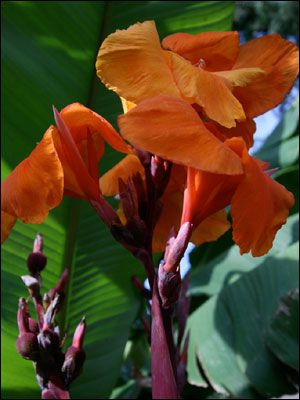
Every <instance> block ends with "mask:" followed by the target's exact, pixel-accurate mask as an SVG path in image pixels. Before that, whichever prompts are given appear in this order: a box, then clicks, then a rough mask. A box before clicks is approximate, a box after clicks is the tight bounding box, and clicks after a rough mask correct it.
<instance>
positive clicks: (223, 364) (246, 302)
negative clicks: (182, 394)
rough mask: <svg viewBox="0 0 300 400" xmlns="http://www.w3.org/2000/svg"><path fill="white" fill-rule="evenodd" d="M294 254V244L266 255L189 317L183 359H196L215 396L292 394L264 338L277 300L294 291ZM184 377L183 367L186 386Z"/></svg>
mask: <svg viewBox="0 0 300 400" xmlns="http://www.w3.org/2000/svg"><path fill="white" fill-rule="evenodd" d="M298 252H299V242H297V243H294V244H293V245H291V246H290V247H288V248H287V249H285V250H284V251H282V252H280V253H278V254H276V255H275V256H269V257H268V258H267V259H265V261H264V263H263V264H262V265H260V266H258V267H257V268H255V269H254V270H252V271H250V272H248V273H247V274H245V275H243V276H242V277H241V278H240V279H239V280H238V281H236V282H234V283H232V284H231V285H228V286H226V287H224V289H223V290H222V291H221V292H220V294H219V295H215V296H213V297H211V298H210V299H209V300H208V301H206V302H205V303H204V304H203V305H202V306H200V307H199V308H198V309H197V310H196V311H195V312H194V313H193V314H192V315H191V316H190V317H189V320H188V328H189V329H190V335H191V336H190V342H189V350H188V359H192V358H194V359H195V357H197V359H198V362H199V363H200V365H201V368H202V371H204V373H205V376H206V378H207V379H208V380H209V382H210V384H211V385H212V387H213V388H214V389H215V390H216V391H217V392H220V393H223V394H230V393H232V394H234V395H235V396H239V397H246V398H256V396H255V393H256V391H257V392H258V393H259V394H260V395H261V396H263V398H268V397H279V396H281V395H282V394H286V393H293V392H294V391H295V389H294V387H293V386H292V385H290V383H289V381H288V379H287V377H286V375H285V373H284V371H283V370H282V364H281V363H280V362H278V359H277V357H275V356H273V354H272V353H271V352H270V351H269V350H268V348H267V347H266V345H265V342H264V333H265V330H266V329H267V327H268V326H269V323H270V320H271V318H272V316H273V314H274V312H275V311H276V309H277V307H278V304H279V301H280V298H281V297H282V296H284V295H286V294H287V293H288V292H289V291H290V290H293V289H296V288H298V286H299V270H298ZM295 351H296V349H295ZM190 373H191V374H194V371H193V370H192V371H190V369H189V365H188V380H189V382H191V379H190Z"/></svg>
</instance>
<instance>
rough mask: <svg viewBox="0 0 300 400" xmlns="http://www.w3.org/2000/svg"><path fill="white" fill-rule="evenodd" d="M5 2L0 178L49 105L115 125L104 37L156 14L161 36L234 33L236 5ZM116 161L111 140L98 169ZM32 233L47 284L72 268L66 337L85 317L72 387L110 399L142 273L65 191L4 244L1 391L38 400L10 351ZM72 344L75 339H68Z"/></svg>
mask: <svg viewBox="0 0 300 400" xmlns="http://www.w3.org/2000/svg"><path fill="white" fill-rule="evenodd" d="M1 9H2V15H1V18H2V19H1V23H2V78H3V79H2V83H3V86H2V99H3V103H5V107H4V108H3V111H2V118H1V124H2V125H1V127H2V133H3V134H2V137H1V144H2V149H3V151H2V158H1V165H2V175H1V178H2V179H4V178H5V177H6V176H7V175H8V174H9V173H10V172H11V171H12V170H13V169H14V168H15V167H16V165H17V164H18V163H20V162H21V161H22V160H23V159H24V158H26V157H27V156H28V155H29V154H30V152H31V151H32V150H33V149H34V147H35V145H36V143H37V142H39V141H40V140H41V138H42V135H43V134H44V132H45V131H46V129H47V128H48V127H49V125H50V124H52V123H53V122H54V120H53V115H52V108H51V105H52V104H54V105H55V106H56V107H57V108H58V109H61V108H62V107H65V106H66V105H68V104H71V103H73V102H80V103H82V104H84V105H86V106H88V107H90V108H92V109H93V110H95V111H96V112H98V113H100V114H101V115H103V116H104V117H105V118H107V119H108V120H109V121H110V122H111V123H112V124H114V126H116V116H117V115H118V114H119V113H121V112H122V109H121V104H120V101H119V99H118V96H116V95H115V94H114V93H113V92H109V91H107V90H106V88H105V87H104V85H102V84H101V83H100V81H99V80H98V78H97V77H96V73H95V60H96V54H97V51H98V47H99V45H100V43H101V41H102V40H103V39H104V37H105V36H106V35H107V34H109V33H110V32H113V31H115V30H116V29H124V28H127V27H128V26H129V25H131V24H134V23H136V22H137V21H144V20H148V19H154V20H155V21H156V23H157V28H158V31H159V35H160V37H161V38H163V37H164V36H166V35H168V34H171V33H174V32H176V31H184V32H190V33H198V32H201V31H206V30H211V31H213V30H230V28H231V24H232V18H233V11H234V2H231V1H230V2H221V1H216V2H206V1H205V2H194V1H186V2H168V1H161V2H156V1H153V2H147V1H140V2H121V1H115V2H104V1H99V2H93V1H59V2H58V1H55V2H53V1H51V2H50V1H45V2H34V1H26V2H22V1H11V2H8V1H6V2H2V3H1ZM119 159H120V155H119V154H117V153H116V152H114V151H112V150H111V149H110V148H109V146H107V149H106V153H105V156H104V157H103V159H101V163H100V166H99V170H100V172H101V173H102V172H104V171H106V170H108V169H109V168H111V167H112V166H113V165H114V164H115V162H116V161H117V160H119ZM33 200H34V199H33ZM37 231H40V232H41V233H42V234H43V236H44V243H45V246H44V251H45V253H46V255H47V256H48V265H47V267H46V269H45V271H44V272H43V290H44V291H46V290H48V289H50V288H51V287H53V286H54V285H55V283H56V281H57V279H58V277H59V276H60V274H61V272H62V271H63V270H64V268H65V267H66V266H67V267H69V268H70V270H71V274H70V281H69V286H68V291H67V299H66V301H65V303H66V305H65V308H64V310H63V311H62V312H61V317H60V322H61V326H64V327H66V326H67V325H68V324H70V329H69V334H72V333H73V331H74V329H75V326H76V325H77V324H78V322H79V321H80V319H81V317H82V315H83V314H84V315H86V318H87V332H86V338H85V346H84V347H85V349H86V353H87V360H86V363H85V365H84V373H83V375H81V376H80V377H79V378H78V380H77V381H76V382H74V384H72V386H71V396H72V397H79V398H86V397H87V396H88V397H89V398H99V397H108V396H109V394H110V393H111V391H112V389H113V387H114V386H115V384H116V381H117V378H118V374H119V370H120V367H121V363H122V355H123V350H124V346H125V343H126V341H127V339H128V335H129V330H130V326H131V323H132V321H133V320H134V318H135V316H136V313H137V311H138V307H139V304H140V298H139V297H138V296H137V295H136V292H135V291H134V290H133V288H132V287H131V283H130V276H131V275H133V274H137V275H140V277H141V278H143V277H144V276H145V274H144V272H143V269H142V267H141V266H140V265H139V263H138V262H137V261H136V260H134V259H133V257H131V256H130V255H128V254H127V253H125V251H124V249H123V248H122V247H121V246H120V245H119V244H118V243H115V242H114V241H113V240H112V238H111V236H110V234H109V232H108V230H107V229H106V228H105V227H104V226H103V224H102V222H101V221H100V220H99V218H98V217H97V216H96V215H94V214H93V212H92V210H91V208H90V206H89V205H88V204H86V203H84V202H80V203H78V202H77V201H74V200H73V199H70V198H65V199H64V200H63V202H62V204H61V205H60V206H59V207H58V208H57V209H56V210H52V211H51V212H50V215H49V217H48V218H47V220H46V221H45V222H44V223H43V224H41V225H37V226H33V225H24V224H23V223H21V222H18V223H17V224H16V226H15V228H14V229H13V231H12V233H11V236H10V237H9V238H8V240H7V241H6V243H5V244H4V245H3V253H2V254H3V257H2V265H3V267H2V290H1V292H2V300H3V301H2V322H3V324H2V326H3V335H2V362H3V365H4V366H5V367H4V368H3V370H2V395H3V397H4V398H40V390H39V388H38V386H37V383H36V380H35V377H34V372H33V367H32V364H31V362H29V361H25V360H23V359H22V358H21V357H20V356H19V355H18V353H17V352H16V349H15V341H16V338H17V335H18V332H17V324H16V313H17V303H18V298H19V297H20V296H26V295H27V293H26V290H25V287H24V285H23V283H22V281H21V279H20V275H24V274H26V273H27V268H26V258H27V256H28V254H29V253H30V251H31V250H32V243H33V240H34V237H35V235H36V233H37ZM31 311H32V312H33V310H32V309H31ZM70 341H71V337H69V338H68V342H67V345H68V344H69V343H70Z"/></svg>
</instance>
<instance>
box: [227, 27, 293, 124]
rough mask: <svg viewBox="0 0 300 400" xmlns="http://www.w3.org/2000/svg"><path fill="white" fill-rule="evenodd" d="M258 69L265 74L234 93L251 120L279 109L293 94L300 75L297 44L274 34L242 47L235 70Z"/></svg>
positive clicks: (236, 89) (251, 41) (254, 40)
mask: <svg viewBox="0 0 300 400" xmlns="http://www.w3.org/2000/svg"><path fill="white" fill-rule="evenodd" d="M249 67H252V68H253V67H256V68H260V69H262V70H263V71H264V72H265V75H264V76H261V77H259V78H258V79H257V80H255V81H254V82H252V83H250V84H249V85H248V86H247V87H245V88H242V87H238V88H235V89H234V91H233V94H234V96H236V97H237V98H238V99H239V101H240V103H241V104H242V105H243V108H244V110H245V113H246V115H247V117H248V118H254V117H257V116H258V115H260V114H263V113H265V112H266V111H268V110H270V109H272V108H274V107H276V106H277V105H278V104H280V103H281V102H282V101H283V100H284V99H285V96H286V95H287V94H288V93H289V92H290V91H291V89H292V87H293V84H294V82H295V79H296V77H297V75H298V72H299V49H298V47H297V46H296V44H295V43H293V42H290V41H288V40H285V39H282V38H281V37H280V35H277V34H273V35H267V36H263V37H260V38H258V39H253V40H250V41H249V42H248V43H245V44H243V45H242V46H241V47H240V50H239V55H238V58H237V61H236V63H235V65H234V67H233V70H236V69H240V68H249Z"/></svg>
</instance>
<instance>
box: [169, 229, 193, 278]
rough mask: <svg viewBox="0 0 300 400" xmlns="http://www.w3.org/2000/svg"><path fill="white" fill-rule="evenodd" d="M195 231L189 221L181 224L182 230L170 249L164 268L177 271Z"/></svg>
mask: <svg viewBox="0 0 300 400" xmlns="http://www.w3.org/2000/svg"><path fill="white" fill-rule="evenodd" d="M192 233H193V225H192V224H191V223H190V222H189V221H187V222H185V223H184V224H183V225H181V227H180V230H179V232H178V235H177V237H176V239H175V240H174V241H173V243H172V246H170V250H169V251H168V257H167V258H166V260H165V261H166V264H165V266H164V269H165V270H166V271H168V272H170V271H173V272H175V271H176V269H177V267H178V265H179V263H180V260H181V259H182V257H183V255H184V252H185V250H186V248H187V245H188V244H189V240H190V237H191V236H192Z"/></svg>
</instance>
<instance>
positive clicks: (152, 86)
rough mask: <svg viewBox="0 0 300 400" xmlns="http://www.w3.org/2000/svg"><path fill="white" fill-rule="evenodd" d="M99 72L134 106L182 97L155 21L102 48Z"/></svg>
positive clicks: (120, 34) (117, 36)
mask: <svg viewBox="0 0 300 400" xmlns="http://www.w3.org/2000/svg"><path fill="white" fill-rule="evenodd" d="M96 70H97V75H98V76H99V78H100V79H101V80H102V82H103V83H104V84H105V86H106V87H107V88H108V89H111V90H114V91H115V92H116V93H118V95H119V96H121V97H124V98H125V99H126V100H129V101H131V102H133V103H138V102H140V101H141V100H144V99H147V98H150V97H154V96H158V95H160V94H168V95H170V96H179V91H178V89H177V87H176V84H175V82H174V80H173V77H172V74H171V71H170V70H169V69H168V67H167V65H166V63H165V61H164V55H163V51H162V48H161V46H160V41H159V37H158V34H157V31H156V28H155V23H154V21H145V22H143V23H139V22H138V23H137V24H135V25H132V26H130V27H129V28H128V29H126V30H117V31H116V32H115V33H113V34H111V35H109V36H108V37H107V38H106V39H105V40H104V41H103V43H102V45H101V47H100V49H99V52H98V56H97V61H96Z"/></svg>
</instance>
